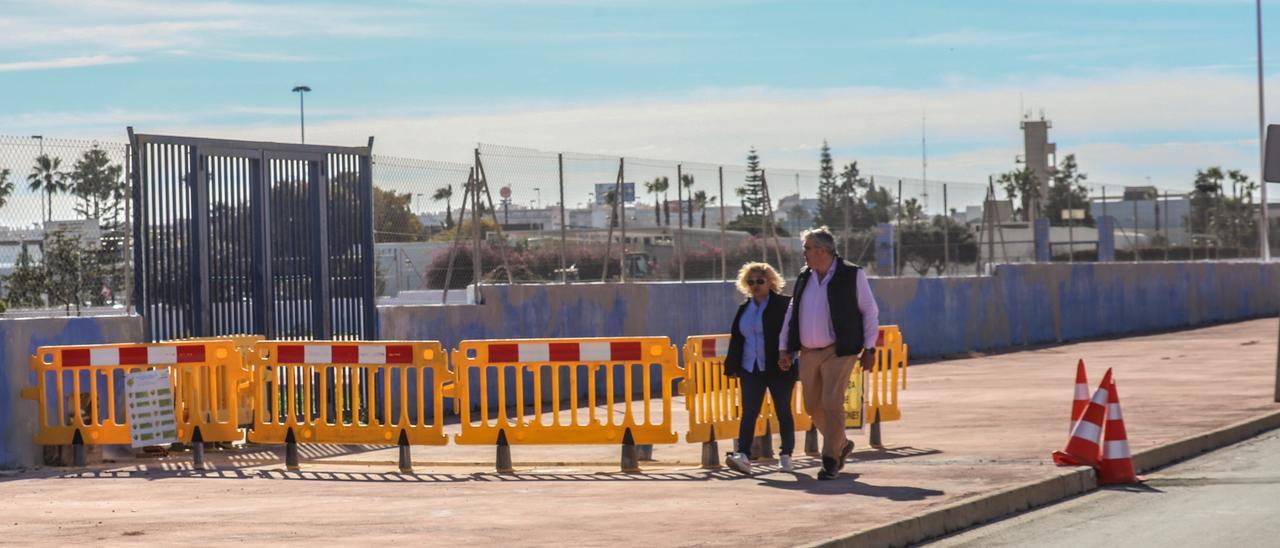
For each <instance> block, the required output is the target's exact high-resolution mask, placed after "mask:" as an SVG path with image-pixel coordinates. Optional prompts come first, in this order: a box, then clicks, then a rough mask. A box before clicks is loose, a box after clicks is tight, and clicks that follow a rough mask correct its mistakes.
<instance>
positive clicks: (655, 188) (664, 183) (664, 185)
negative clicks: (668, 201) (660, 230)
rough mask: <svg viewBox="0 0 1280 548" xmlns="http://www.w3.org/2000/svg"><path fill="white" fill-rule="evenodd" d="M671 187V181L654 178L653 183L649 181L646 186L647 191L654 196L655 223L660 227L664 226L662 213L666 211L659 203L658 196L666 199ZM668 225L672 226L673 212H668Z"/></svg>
mask: <svg viewBox="0 0 1280 548" xmlns="http://www.w3.org/2000/svg"><path fill="white" fill-rule="evenodd" d="M670 187H671V181H670V180H669V179H667V178H666V177H654V178H653V180H652V181H649V182H647V183H645V184H644V188H645V190H648V191H649V192H650V193H652V194H653V215H654V223H656V224H657V225H658V226H662V211H663V209H664V208H663V207H662V205H661V204H659V202H658V195H659V194H661V195H663V196H664V197H665V196H666V194H667V189H668V188H670ZM664 201H665V200H664ZM667 224H668V225H669V224H671V212H669V211H668V212H667Z"/></svg>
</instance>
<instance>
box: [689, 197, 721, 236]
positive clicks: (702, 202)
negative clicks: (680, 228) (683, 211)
mask: <svg viewBox="0 0 1280 548" xmlns="http://www.w3.org/2000/svg"><path fill="white" fill-rule="evenodd" d="M693 205H694V207H697V208H698V211H701V212H702V221H701V223H702V224H701V226H702V228H707V206H708V205H712V206H714V205H716V197H715V196H711V197H710V198H708V197H707V193H706V192H705V191H702V190H699V191H697V192H694V193H693ZM689 224H690V226H692V224H693V223H692V222H690V223H689Z"/></svg>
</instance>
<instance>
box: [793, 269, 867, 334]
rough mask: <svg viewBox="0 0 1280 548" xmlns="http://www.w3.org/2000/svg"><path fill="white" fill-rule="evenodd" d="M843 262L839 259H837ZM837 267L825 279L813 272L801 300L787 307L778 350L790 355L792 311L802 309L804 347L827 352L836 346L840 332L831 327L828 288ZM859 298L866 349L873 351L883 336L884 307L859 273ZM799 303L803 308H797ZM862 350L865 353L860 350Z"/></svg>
mask: <svg viewBox="0 0 1280 548" xmlns="http://www.w3.org/2000/svg"><path fill="white" fill-rule="evenodd" d="M836 260H837V261H838V260H840V259H839V258H837V259H836ZM835 272H836V263H834V262H833V263H831V268H828V269H827V274H826V275H825V276H818V273H817V272H816V271H814V270H812V269H810V271H809V283H808V285H807V286H806V287H805V289H804V294H803V295H801V296H800V299H791V304H789V305H787V316H786V318H785V319H783V320H782V333H781V334H780V335H779V337H778V349H779V350H781V351H782V352H786V351H787V339H788V338H789V337H790V335H791V333H790V329H788V326H790V325H791V312H792V307H795V306H800V307H801V310H803V311H804V313H803V314H801V315H800V346H803V347H806V348H823V347H826V346H830V345H832V344H835V342H836V329H835V326H833V325H832V324H831V304H830V302H829V301H828V298H827V286H828V284H830V283H831V278H832V277H834V276H835ZM855 285H856V286H857V291H858V293H857V295H858V310H860V311H862V336H863V340H864V341H865V342H864V343H863V346H865V347H873V346H875V345H876V339H877V338H879V336H880V307H879V306H876V297H875V295H873V294H872V293H871V284H870V283H869V282H867V273H866V271H865V270H862V269H861V268H859V269H858V276H857V280H856V282H855ZM797 301H801V302H799V304H797ZM859 350H861V349H859Z"/></svg>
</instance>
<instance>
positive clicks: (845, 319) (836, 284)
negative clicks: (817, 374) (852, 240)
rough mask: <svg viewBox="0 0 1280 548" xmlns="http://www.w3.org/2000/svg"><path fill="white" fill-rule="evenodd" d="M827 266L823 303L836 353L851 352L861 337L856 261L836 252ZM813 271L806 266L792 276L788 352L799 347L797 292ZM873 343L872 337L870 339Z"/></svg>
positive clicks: (800, 292)
mask: <svg viewBox="0 0 1280 548" xmlns="http://www.w3.org/2000/svg"><path fill="white" fill-rule="evenodd" d="M831 267H832V268H834V269H836V271H835V273H834V274H832V278H831V282H830V283H828V284H827V305H828V306H829V307H830V309H831V326H832V327H833V328H834V329H835V333H836V355H837V356H852V355H855V354H857V353H858V352H859V351H861V350H862V348H863V346H864V345H865V341H863V340H862V339H863V338H864V335H863V333H862V309H860V308H858V270H860V269H859V268H858V266H857V265H855V264H853V263H851V262H848V261H845V260H844V259H841V258H840V257H839V256H838V255H837V256H836V258H835V262H833V263H832V264H831ZM812 277H813V273H812V272H810V270H809V268H808V267H805V269H804V270H802V271H801V272H800V276H799V277H797V278H796V286H795V287H796V289H795V296H794V297H793V298H794V299H795V301H796V307H795V310H792V311H791V325H788V326H787V327H786V329H787V349H788V350H790V351H791V352H795V351H797V350H800V296H801V295H803V294H804V291H805V288H806V287H807V286H808V285H809V280H810V279H812ZM871 344H872V345H874V344H875V341H871Z"/></svg>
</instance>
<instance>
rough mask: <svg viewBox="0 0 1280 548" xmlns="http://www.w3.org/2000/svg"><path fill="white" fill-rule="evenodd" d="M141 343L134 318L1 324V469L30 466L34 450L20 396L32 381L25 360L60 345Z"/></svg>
mask: <svg viewBox="0 0 1280 548" xmlns="http://www.w3.org/2000/svg"><path fill="white" fill-rule="evenodd" d="M141 340H142V322H141V321H140V320H139V319H138V318H136V317H134V318H129V317H123V316H121V317H109V318H34V319H12V320H0V359H3V360H4V362H3V369H0V468H13V467H18V466H32V465H35V464H37V463H38V458H39V454H38V453H37V450H38V449H39V448H38V447H36V446H35V445H34V444H32V443H31V436H33V435H34V434H35V428H36V422H37V418H36V404H35V403H34V402H30V401H26V400H23V399H21V398H20V397H19V392H20V391H21V390H22V389H23V388H26V387H28V386H32V385H33V384H34V383H35V381H36V378H35V374H34V373H33V372H32V371H31V369H30V368H29V367H27V358H28V357H30V356H31V355H33V354H35V351H36V348H38V347H41V346H49V345H59V344H99V343H109V342H138V341H141Z"/></svg>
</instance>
